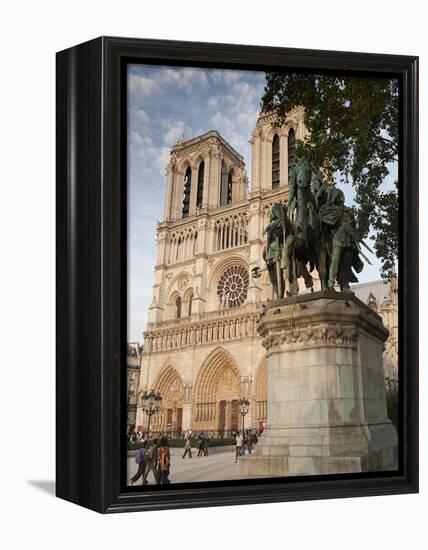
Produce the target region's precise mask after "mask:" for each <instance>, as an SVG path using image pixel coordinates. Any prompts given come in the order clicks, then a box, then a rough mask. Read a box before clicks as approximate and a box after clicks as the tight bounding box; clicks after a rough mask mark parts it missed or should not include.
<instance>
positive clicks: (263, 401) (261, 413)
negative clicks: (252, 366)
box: [255, 358, 267, 429]
mask: <svg viewBox="0 0 428 550" xmlns="http://www.w3.org/2000/svg"><path fill="white" fill-rule="evenodd" d="M255 407H256V422H257V424H258V427H259V429H263V427H264V425H265V422H266V417H267V364H266V358H264V359H263V360H262V362H261V363H260V365H259V367H258V369H257V372H256V378H255Z"/></svg>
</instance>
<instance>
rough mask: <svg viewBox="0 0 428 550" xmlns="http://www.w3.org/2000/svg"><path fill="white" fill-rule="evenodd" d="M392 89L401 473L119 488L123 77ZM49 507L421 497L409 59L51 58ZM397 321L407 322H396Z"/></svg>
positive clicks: (122, 41) (126, 52)
mask: <svg viewBox="0 0 428 550" xmlns="http://www.w3.org/2000/svg"><path fill="white" fill-rule="evenodd" d="M130 62H139V63H143V62H144V63H156V64H163V65H187V66H194V67H221V68H235V69H253V70H259V69H262V70H263V69H264V70H266V69H267V68H270V69H274V68H276V69H281V68H283V69H293V68H294V69H299V70H317V71H324V72H329V71H331V72H334V73H337V72H341V73H343V72H345V73H346V74H354V75H374V74H382V75H385V76H389V77H394V78H398V79H399V82H400V107H401V108H400V136H401V139H400V163H399V180H400V192H399V203H400V206H399V215H400V246H399V261H400V281H399V318H400V323H399V337H400V340H399V341H400V350H399V379H400V390H399V391H400V394H399V399H400V404H401V406H400V413H399V446H400V449H399V470H398V472H396V473H394V474H391V473H388V474H383V473H379V472H377V473H370V474H365V475H356V474H353V475H351V474H349V475H336V476H309V477H305V478H300V479H296V478H290V479H288V480H287V479H281V480H275V479H269V480H267V481H265V480H263V481H260V480H257V481H255V480H253V481H251V480H250V481H249V482H245V483H244V484H242V483H241V484H240V483H232V482H218V483H217V482H216V483H211V484H203V483H195V484H192V485H190V484H189V485H187V486H183V487H182V486H180V487H178V486H177V487H175V486H170V487H167V490H163V489H164V488H161V489H159V488H156V487H154V488H153V489H150V490H144V491H141V490H139V489H137V488H135V487H134V488H132V487H127V486H126V476H125V477H124V467H123V466H124V458H123V457H124V454H125V449H126V446H125V435H126V434H125V427H126V399H125V392H124V383H125V379H124V372H125V371H126V230H125V229H126V179H124V174H125V172H126V131H124V129H126V111H125V110H124V104H125V102H124V101H123V98H124V94H126V80H125V78H124V68H125V67H126V64H127V63H130ZM56 67H57V89H56V109H57V127H56V138H57V145H56V155H57V166H56V181H57V198H56V215H57V245H56V247H57V248H56V252H57V276H56V283H57V304H56V311H57V333H56V336H57V352H56V354H57V356H56V361H57V362H56V365H57V366H56V379H57V382H56V392H57V394H56V395H57V397H56V415H57V419H56V425H57V433H56V438H57V443H56V494H57V496H58V497H60V498H63V499H66V500H68V501H71V502H73V503H76V504H79V505H81V506H84V507H87V508H90V509H92V510H95V511H98V512H102V513H106V512H125V511H137V510H155V509H165V508H187V507H199V506H218V505H231V504H250V503H262V502H276V501H292V500H308V499H325V498H339V497H356V496H369V495H392V494H402V493H414V492H417V491H418V58H417V57H414V56H400V55H383V54H382V55H381V54H369V53H349V52H335V51H317V50H302V49H290V48H269V47H259V46H240V45H230V44H209V43H196V42H177V41H163V40H162V41H161V40H142V39H131V38H112V37H100V38H97V39H95V40H92V41H89V42H86V43H84V44H81V45H78V46H75V47H72V48H70V49H67V50H65V51H62V52H59V53H58V54H57V60H56ZM404 320H405V322H404Z"/></svg>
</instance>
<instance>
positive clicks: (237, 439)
mask: <svg viewBox="0 0 428 550" xmlns="http://www.w3.org/2000/svg"><path fill="white" fill-rule="evenodd" d="M243 443H244V440H243V437H242V435H241V434H240V433H239V432H236V436H235V453H236V454H235V464H236V463H237V462H238V456H240V455H241V449H242V445H243Z"/></svg>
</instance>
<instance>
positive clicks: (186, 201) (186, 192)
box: [181, 166, 192, 218]
mask: <svg viewBox="0 0 428 550" xmlns="http://www.w3.org/2000/svg"><path fill="white" fill-rule="evenodd" d="M191 187H192V168H191V167H190V166H188V167H187V168H186V172H185V173H184V181H183V207H182V209H181V216H182V217H183V218H185V217H187V216H188V215H189V209H190V191H191Z"/></svg>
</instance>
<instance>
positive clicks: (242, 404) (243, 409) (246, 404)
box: [239, 397, 250, 438]
mask: <svg viewBox="0 0 428 550" xmlns="http://www.w3.org/2000/svg"><path fill="white" fill-rule="evenodd" d="M249 408H250V401H249V400H248V399H247V398H246V397H243V398H242V399H240V400H239V413H240V414H241V416H242V438H244V433H245V420H244V419H245V415H246V414H247V413H248V410H249Z"/></svg>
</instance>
